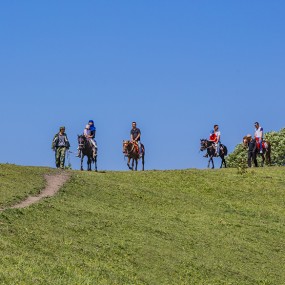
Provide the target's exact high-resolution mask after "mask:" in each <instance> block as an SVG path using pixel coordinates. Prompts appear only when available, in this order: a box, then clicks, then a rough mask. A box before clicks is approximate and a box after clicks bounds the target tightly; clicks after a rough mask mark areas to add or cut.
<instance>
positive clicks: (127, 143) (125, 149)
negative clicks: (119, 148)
mask: <svg viewBox="0 0 285 285" xmlns="http://www.w3.org/2000/svg"><path fill="white" fill-rule="evenodd" d="M130 146H131V142H130V141H128V140H123V153H124V154H125V155H127V154H128V152H129V150H130Z"/></svg>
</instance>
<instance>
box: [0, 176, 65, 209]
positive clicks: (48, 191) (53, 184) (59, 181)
mask: <svg viewBox="0 0 285 285" xmlns="http://www.w3.org/2000/svg"><path fill="white" fill-rule="evenodd" d="M44 177H45V179H46V182H47V185H46V187H45V188H44V189H43V191H41V193H40V194H39V195H37V196H29V197H28V198H27V199H25V200H23V201H22V202H20V203H18V204H16V205H14V206H11V207H7V208H4V209H0V211H4V210H6V209H20V208H25V207H28V206H30V205H32V204H34V203H37V202H38V201H40V200H41V199H43V198H47V197H52V196H54V195H55V194H56V193H57V192H58V191H59V189H60V188H61V187H62V186H63V184H64V183H65V182H66V181H67V180H68V179H69V178H70V175H69V174H68V173H59V174H54V175H45V176H44Z"/></svg>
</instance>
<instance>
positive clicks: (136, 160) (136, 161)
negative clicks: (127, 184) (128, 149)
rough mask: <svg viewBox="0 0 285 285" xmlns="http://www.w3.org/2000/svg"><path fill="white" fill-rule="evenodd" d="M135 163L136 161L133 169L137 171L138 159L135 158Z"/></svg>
mask: <svg viewBox="0 0 285 285" xmlns="http://www.w3.org/2000/svg"><path fill="white" fill-rule="evenodd" d="M135 163H136V167H135V170H136V171H137V170H138V159H137V158H136V159H135Z"/></svg>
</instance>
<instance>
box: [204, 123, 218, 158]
mask: <svg viewBox="0 0 285 285" xmlns="http://www.w3.org/2000/svg"><path fill="white" fill-rule="evenodd" d="M220 138H221V132H220V131H219V126H218V125H214V129H213V130H212V131H211V132H210V138H209V141H210V142H213V143H214V144H215V150H216V151H215V156H219V155H220V147H221V142H220ZM204 156H205V157H207V154H206V155H204Z"/></svg>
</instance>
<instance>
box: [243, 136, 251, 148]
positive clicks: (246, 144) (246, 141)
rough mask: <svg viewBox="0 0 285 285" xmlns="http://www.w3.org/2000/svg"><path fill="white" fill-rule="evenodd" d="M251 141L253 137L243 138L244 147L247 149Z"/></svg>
mask: <svg viewBox="0 0 285 285" xmlns="http://www.w3.org/2000/svg"><path fill="white" fill-rule="evenodd" d="M250 140H251V135H247V136H245V137H243V139H242V144H243V146H244V147H247V146H248V143H249V142H250Z"/></svg>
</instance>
